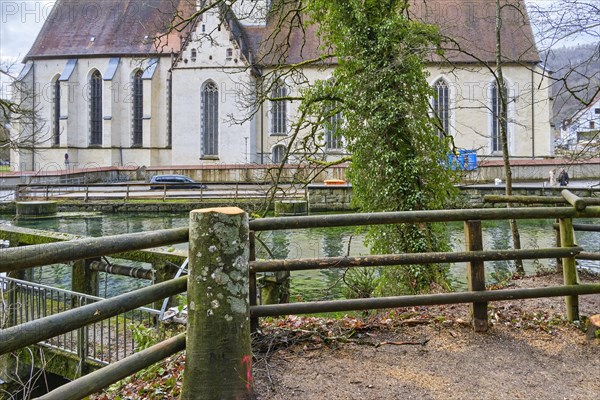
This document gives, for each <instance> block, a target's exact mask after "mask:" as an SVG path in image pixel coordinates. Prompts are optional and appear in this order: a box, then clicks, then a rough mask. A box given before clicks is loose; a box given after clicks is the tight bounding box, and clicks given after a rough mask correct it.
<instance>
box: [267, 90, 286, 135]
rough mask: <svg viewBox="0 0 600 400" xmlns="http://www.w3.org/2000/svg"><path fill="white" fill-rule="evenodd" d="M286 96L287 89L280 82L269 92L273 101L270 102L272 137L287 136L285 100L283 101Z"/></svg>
mask: <svg viewBox="0 0 600 400" xmlns="http://www.w3.org/2000/svg"><path fill="white" fill-rule="evenodd" d="M287 95H288V90H287V87H286V86H285V84H283V83H282V82H277V83H276V84H275V85H274V86H273V89H272V90H271V98H272V99H274V100H271V134H272V135H286V134H287V100H284V98H285V97H287ZM277 99H279V100H277Z"/></svg>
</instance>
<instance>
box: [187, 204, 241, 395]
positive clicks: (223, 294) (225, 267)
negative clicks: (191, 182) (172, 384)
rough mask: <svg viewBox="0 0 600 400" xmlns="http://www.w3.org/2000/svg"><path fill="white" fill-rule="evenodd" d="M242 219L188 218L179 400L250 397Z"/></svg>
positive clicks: (228, 213)
mask: <svg viewBox="0 0 600 400" xmlns="http://www.w3.org/2000/svg"><path fill="white" fill-rule="evenodd" d="M248 235H249V228H248V215H247V214H246V213H245V212H244V211H242V210H241V209H239V208H235V207H227V208H209V209H201V210H194V211H192V212H191V213H190V245H189V257H190V262H189V276H188V329H187V343H186V365H185V374H184V380H183V387H182V394H181V398H182V399H185V400H187V399H215V400H216V399H234V398H235V399H244V398H246V399H249V398H252V396H253V394H252V393H253V382H252V369H251V364H252V352H251V346H250V321H249V316H250V305H249V300H248V287H249V278H248V272H249V270H248V257H249V240H248Z"/></svg>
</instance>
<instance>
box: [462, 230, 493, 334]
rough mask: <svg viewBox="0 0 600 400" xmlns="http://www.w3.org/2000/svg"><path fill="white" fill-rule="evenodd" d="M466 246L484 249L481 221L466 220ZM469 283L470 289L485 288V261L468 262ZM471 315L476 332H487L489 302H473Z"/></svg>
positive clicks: (478, 289)
mask: <svg viewBox="0 0 600 400" xmlns="http://www.w3.org/2000/svg"><path fill="white" fill-rule="evenodd" d="M465 246H466V250H467V251H478V250H483V235H482V231H481V221H465ZM467 283H468V285H469V290H470V291H480V290H485V267H484V263H483V261H471V262H469V263H467ZM471 315H472V317H473V329H474V330H475V332H486V331H487V330H488V318H487V302H481V303H473V304H471Z"/></svg>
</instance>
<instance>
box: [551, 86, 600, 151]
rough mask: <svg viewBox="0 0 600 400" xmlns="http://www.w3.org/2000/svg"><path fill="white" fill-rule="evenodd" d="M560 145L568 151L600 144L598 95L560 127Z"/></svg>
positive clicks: (599, 105) (599, 95)
mask: <svg viewBox="0 0 600 400" xmlns="http://www.w3.org/2000/svg"><path fill="white" fill-rule="evenodd" d="M560 141H561V143H560V144H561V145H562V146H563V147H565V148H567V149H569V150H575V149H577V148H583V147H584V146H588V145H591V144H596V143H600V93H598V94H597V95H596V97H595V98H594V99H593V100H592V101H591V103H590V104H589V105H588V106H586V107H584V108H582V109H581V110H579V111H577V112H576V113H575V114H573V116H572V117H571V118H569V119H567V120H566V121H564V123H563V125H562V129H561V132H560Z"/></svg>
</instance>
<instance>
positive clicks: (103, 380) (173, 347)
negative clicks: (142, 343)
mask: <svg viewBox="0 0 600 400" xmlns="http://www.w3.org/2000/svg"><path fill="white" fill-rule="evenodd" d="M182 350H185V333H182V334H179V335H177V336H175V337H173V338H170V339H167V340H164V341H162V342H160V343H158V344H155V345H154V346H152V347H149V348H147V349H145V350H142V351H140V352H139V353H136V354H133V355H131V356H129V357H127V358H124V359H123V360H121V361H117V362H115V363H113V364H111V365H108V366H106V367H104V368H102V369H100V370H98V371H94V372H92V373H90V374H88V375H85V376H83V377H81V378H78V379H77V380H74V381H72V382H69V383H67V384H65V385H63V386H61V387H59V388H57V389H55V390H53V391H52V392H50V393H48V394H46V395H44V396H41V397H38V400H79V399H82V398H84V397H86V396H89V395H90V394H93V393H96V392H99V391H100V390H102V389H103V388H105V387H107V386H109V385H112V384H113V383H116V382H118V381H120V380H121V379H124V378H126V377H128V376H130V375H133V374H134V373H136V372H138V371H140V370H142V369H144V368H147V367H149V366H150V365H152V364H154V363H156V362H159V361H160V360H162V359H164V358H167V357H169V356H172V355H173V354H175V353H177V352H179V351H182Z"/></svg>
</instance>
